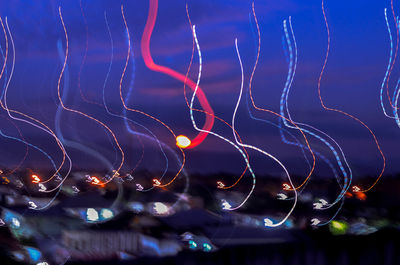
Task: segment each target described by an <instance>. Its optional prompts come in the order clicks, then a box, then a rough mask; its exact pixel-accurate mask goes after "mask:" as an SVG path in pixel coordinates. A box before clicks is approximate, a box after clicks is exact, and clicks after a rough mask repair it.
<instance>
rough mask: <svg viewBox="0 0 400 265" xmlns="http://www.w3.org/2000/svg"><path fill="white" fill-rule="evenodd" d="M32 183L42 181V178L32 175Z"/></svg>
mask: <svg viewBox="0 0 400 265" xmlns="http://www.w3.org/2000/svg"><path fill="white" fill-rule="evenodd" d="M32 179H33V180H32V183H39V182H40V178H39V177H38V176H37V175H32Z"/></svg>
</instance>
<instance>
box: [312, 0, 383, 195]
mask: <svg viewBox="0 0 400 265" xmlns="http://www.w3.org/2000/svg"><path fill="white" fill-rule="evenodd" d="M321 6H322V14H323V17H324V21H325V27H326V31H327V40H328V44H327V49H326V54H325V60H324V63H323V66H322V69H321V73H320V75H319V78H318V85H317V87H318V96H319V100H320V102H321V106H322V107H323V108H324V109H325V110H329V111H333V112H337V113H341V114H343V115H345V116H347V117H349V118H351V119H353V120H355V121H357V122H358V123H360V124H361V125H363V126H364V127H365V128H366V129H367V130H368V131H369V133H370V134H371V135H372V137H373V139H374V142H375V144H376V147H377V148H378V151H379V153H380V155H381V157H382V160H383V166H382V169H381V172H380V173H379V175H378V177H377V179H376V180H375V181H374V183H372V185H370V186H369V187H368V188H365V189H363V190H360V192H367V191H370V190H371V189H372V188H373V187H374V186H375V185H376V184H377V183H378V181H379V180H380V179H381V177H382V176H383V173H384V171H385V167H386V157H385V155H384V154H383V152H382V150H381V147H380V145H379V142H378V139H377V138H376V136H375V134H374V133H373V132H372V130H371V129H370V128H369V127H368V126H367V125H366V124H365V123H364V122H362V121H361V120H360V119H358V118H356V117H355V116H353V115H351V114H348V113H346V112H344V111H342V110H338V109H335V108H330V107H327V106H326V105H325V103H324V101H323V99H322V96H321V80H322V76H323V74H324V71H325V68H326V64H327V62H328V56H329V50H330V42H331V36H330V31H329V24H328V20H327V18H326V14H325V7H324V0H322V2H321Z"/></svg>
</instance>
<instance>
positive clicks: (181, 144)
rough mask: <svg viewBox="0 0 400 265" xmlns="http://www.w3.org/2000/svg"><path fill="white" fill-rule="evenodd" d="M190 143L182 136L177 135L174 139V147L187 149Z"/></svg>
mask: <svg viewBox="0 0 400 265" xmlns="http://www.w3.org/2000/svg"><path fill="white" fill-rule="evenodd" d="M191 143H192V142H191V141H190V139H189V138H187V137H186V136H184V135H178V136H177V137H176V145H177V146H178V147H180V148H187V147H189V146H190V144H191Z"/></svg>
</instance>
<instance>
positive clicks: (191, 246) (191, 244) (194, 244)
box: [189, 240, 197, 249]
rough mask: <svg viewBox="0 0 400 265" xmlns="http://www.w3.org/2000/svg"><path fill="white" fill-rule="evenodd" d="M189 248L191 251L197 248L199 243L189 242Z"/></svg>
mask: <svg viewBox="0 0 400 265" xmlns="http://www.w3.org/2000/svg"><path fill="white" fill-rule="evenodd" d="M189 248H191V249H195V248H197V243H196V242H194V241H193V240H189Z"/></svg>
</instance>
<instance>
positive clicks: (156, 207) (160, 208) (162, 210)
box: [153, 202, 169, 215]
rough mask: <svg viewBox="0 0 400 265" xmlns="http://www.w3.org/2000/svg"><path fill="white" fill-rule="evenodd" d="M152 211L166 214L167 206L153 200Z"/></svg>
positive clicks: (167, 211)
mask: <svg viewBox="0 0 400 265" xmlns="http://www.w3.org/2000/svg"><path fill="white" fill-rule="evenodd" d="M153 211H154V213H155V214H157V215H166V214H168V213H169V208H168V206H167V205H165V204H164V203H162V202H155V203H154V204H153Z"/></svg>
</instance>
